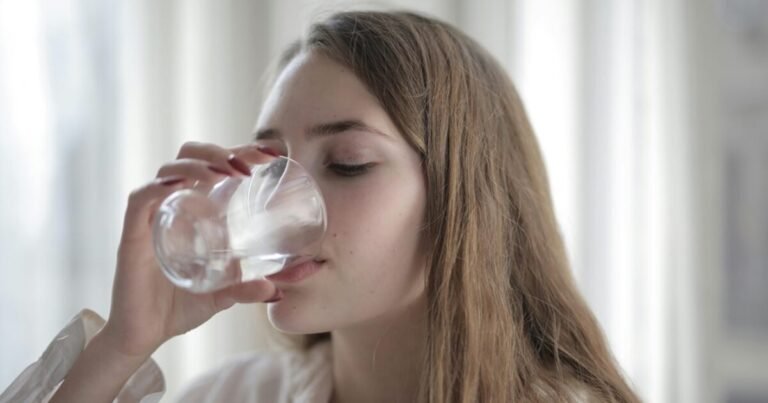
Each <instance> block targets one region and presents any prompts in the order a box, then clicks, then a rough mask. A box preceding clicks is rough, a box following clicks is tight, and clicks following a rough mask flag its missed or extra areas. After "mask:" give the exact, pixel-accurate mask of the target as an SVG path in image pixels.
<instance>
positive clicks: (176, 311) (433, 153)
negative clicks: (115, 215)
mask: <svg viewBox="0 0 768 403" xmlns="http://www.w3.org/2000/svg"><path fill="white" fill-rule="evenodd" d="M276 153H282V154H287V155H289V156H290V157H292V158H293V159H295V160H297V161H299V162H300V163H301V164H302V165H303V166H304V167H306V168H307V169H308V170H309V171H310V172H311V173H312V175H313V176H314V178H315V179H316V181H317V182H318V184H319V186H320V188H321V189H322V192H323V195H324V198H325V202H326V205H327V211H328V230H327V236H326V239H325V240H324V243H323V248H322V255H321V256H318V257H317V259H316V261H315V262H314V263H312V264H311V265H309V267H306V266H305V267H304V268H303V269H302V270H299V271H294V272H291V273H289V275H276V276H271V277H268V278H267V279H265V280H262V281H256V282H251V283H245V284H241V285H237V286H234V287H231V288H229V289H225V290H222V291H218V292H215V293H213V294H209V295H195V294H189V293H187V292H184V291H183V290H180V289H177V288H174V287H172V286H171V284H170V283H169V282H168V281H167V280H166V279H165V278H164V277H163V275H162V274H161V271H160V270H159V269H158V267H157V265H156V263H155V259H154V256H153V252H152V247H151V234H150V225H149V223H150V221H151V218H152V215H153V212H154V210H155V209H156V207H157V205H158V204H159V202H160V201H162V199H163V198H164V197H166V196H168V195H169V194H170V193H171V192H173V191H175V190H178V189H179V188H182V187H185V186H190V185H191V183H192V182H194V181H214V180H218V179H221V177H222V176H223V175H243V174H245V173H247V167H246V166H247V165H248V164H254V163H260V162H264V161H266V160H268V159H269V158H272V157H271V156H270V154H276ZM307 269H308V270H307ZM237 302H266V303H268V312H269V318H270V322H271V323H272V325H273V326H274V327H275V328H277V329H278V330H280V331H282V332H284V333H289V334H301V335H306V336H304V337H305V339H306V342H305V343H304V344H303V347H302V348H301V349H299V350H298V351H297V352H294V353H275V354H254V355H251V356H248V357H246V358H243V359H239V360H237V361H233V362H231V363H230V364H228V365H226V366H225V367H223V368H221V369H219V370H217V371H214V372H211V373H209V374H207V375H205V376H204V377H202V378H200V379H199V380H198V381H197V382H195V383H193V384H192V385H190V386H189V387H188V388H187V390H186V392H185V394H184V397H183V398H182V399H181V400H182V401H185V402H186V401H210V402H213V401H227V402H234V401H263V402H283V401H306V402H338V403H346V402H414V401H418V402H554V401H557V402H560V401H569V402H570V401H595V402H637V401H639V400H638V398H637V397H636V395H635V394H634V393H633V392H632V390H631V388H630V387H629V386H628V385H627V383H626V381H625V380H624V379H623V378H622V375H621V373H620V370H619V368H618V366H617V365H616V363H615V362H614V360H613V358H612V356H611V353H610V351H609V349H608V348H607V346H606V342H605V340H604V337H603V335H602V334H601V331H600V329H599V327H598V324H597V323H596V321H595V319H594V317H593V315H592V314H591V312H590V311H589V309H588V307H587V305H586V304H585V302H584V300H583V298H582V297H581V296H580V294H579V292H578V291H577V289H576V287H575V285H574V281H573V279H572V277H571V273H570V271H569V266H568V262H567V259H566V254H565V250H564V246H563V242H562V239H561V237H560V234H559V233H558V226H557V221H556V219H555V216H554V214H553V208H552V201H551V198H550V194H549V188H548V183H547V178H546V174H545V170H544V165H543V162H542V158H541V155H540V152H539V149H538V146H537V142H536V139H535V137H534V134H533V132H532V130H531V127H530V125H529V123H528V120H527V118H526V114H525V111H524V109H523V106H522V104H521V102H520V99H519V98H518V96H517V94H516V92H515V89H514V87H513V85H512V83H511V82H510V80H509V78H508V76H507V75H506V74H505V72H504V70H503V69H502V68H501V67H500V66H499V64H498V63H497V62H496V61H495V60H494V59H493V58H492V57H491V56H490V55H489V54H488V53H487V52H485V51H484V50H483V49H482V48H481V47H480V46H478V45H477V44H476V43H475V42H474V41H472V40H471V39H470V38H468V37H467V36H466V35H464V34H462V33H461V32H459V31H458V30H456V29H455V28H453V27H451V26H449V25H447V24H445V23H442V22H439V21H435V20H433V19H430V18H426V17H422V16H419V15H415V14H411V13H404V12H393V13H384V12H345V13H339V14H336V15H334V16H332V17H330V18H328V19H327V20H325V21H323V22H321V23H319V24H316V25H315V26H314V27H313V28H312V29H311V32H310V33H309V35H308V37H307V38H306V39H305V40H303V41H301V42H300V43H298V44H297V45H296V46H293V47H291V49H289V50H288V52H287V53H286V54H285V56H284V58H283V59H282V60H281V64H280V69H279V76H278V77H277V78H276V80H275V82H274V85H273V87H272V89H271V92H270V94H269V96H268V98H267V101H266V103H265V105H264V108H263V110H262V112H261V115H260V117H259V120H258V123H257V135H256V139H255V142H254V143H253V144H250V145H245V146H242V147H238V148H235V149H223V148H220V147H218V146H215V145H212V144H199V143H188V144H185V145H184V146H183V147H182V149H181V151H180V152H179V155H178V159H177V160H175V161H173V162H169V163H167V164H166V165H164V166H163V167H162V168H161V169H160V171H159V173H158V179H156V180H154V181H152V182H150V183H149V184H147V185H146V186H144V187H142V188H140V189H138V190H136V191H135V192H134V193H133V194H132V195H131V197H130V200H129V205H128V209H127V211H126V215H125V223H124V232H123V236H122V240H121V244H120V249H119V253H118V266H117V273H116V276H115V283H114V292H113V300H112V309H111V312H110V315H109V319H108V320H107V321H106V324H104V326H103V327H101V329H100V331H98V333H96V335H95V336H94V337H93V338H92V339H91V341H90V343H89V344H88V345H87V348H85V350H83V351H82V352H81V353H80V354H79V355H78V356H77V359H76V362H75V363H74V365H73V366H72V368H71V369H70V370H69V371H68V374H67V375H66V377H65V379H64V381H63V383H62V384H61V385H60V387H59V388H58V389H57V390H56V392H55V396H53V398H52V401H56V402H65V401H72V402H74V401H78V402H84V401H88V402H97V401H111V400H112V399H113V398H115V396H118V395H120V397H121V398H126V399H130V398H131V396H134V397H135V398H137V399H138V398H141V397H145V401H149V400H151V399H156V398H157V397H158V394H157V393H152V392H155V391H157V383H158V382H160V383H161V375H160V374H159V373H158V371H157V369H156V368H155V367H154V366H152V365H149V364H151V361H149V362H147V361H148V358H149V357H150V355H151V354H152V352H153V351H154V350H155V349H157V348H158V347H159V346H160V345H161V344H162V343H164V342H165V341H167V340H168V339H170V338H171V337H173V336H176V335H179V334H182V333H184V332H186V331H188V330H190V329H192V328H194V327H196V326H198V325H200V324H201V323H203V322H205V321H206V320H207V319H208V318H210V317H211V316H212V315H214V314H215V313H216V312H219V311H221V310H223V309H226V308H228V307H230V306H232V305H233V304H234V303H237ZM142 364H143V365H142ZM129 378H130V379H129ZM158 379H160V381H158Z"/></svg>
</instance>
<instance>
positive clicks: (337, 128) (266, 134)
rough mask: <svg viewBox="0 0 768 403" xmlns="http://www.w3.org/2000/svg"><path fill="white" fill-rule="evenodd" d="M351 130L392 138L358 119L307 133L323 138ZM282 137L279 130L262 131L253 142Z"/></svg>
mask: <svg viewBox="0 0 768 403" xmlns="http://www.w3.org/2000/svg"><path fill="white" fill-rule="evenodd" d="M349 130H359V131H364V132H369V133H373V134H377V135H380V136H384V137H390V136H389V135H388V134H386V133H384V132H382V131H380V130H378V129H376V128H374V127H371V126H369V125H367V124H365V123H363V122H362V121H360V120H357V119H345V120H338V121H334V122H328V123H320V124H318V125H315V126H312V127H311V128H310V129H309V130H308V131H307V134H308V135H309V136H317V137H323V136H330V135H334V134H338V133H343V132H346V131H349ZM280 136H281V134H280V131H279V130H277V129H272V128H268V129H262V130H259V131H257V132H256V135H254V136H253V140H254V141H257V140H268V139H275V138H279V137H280Z"/></svg>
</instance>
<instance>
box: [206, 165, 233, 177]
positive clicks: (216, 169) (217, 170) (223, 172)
mask: <svg viewBox="0 0 768 403" xmlns="http://www.w3.org/2000/svg"><path fill="white" fill-rule="evenodd" d="M208 169H210V170H211V171H213V172H215V173H217V174H219V175H227V176H230V175H232V172H229V171H227V170H226V169H223V168H219V167H217V166H214V165H208Z"/></svg>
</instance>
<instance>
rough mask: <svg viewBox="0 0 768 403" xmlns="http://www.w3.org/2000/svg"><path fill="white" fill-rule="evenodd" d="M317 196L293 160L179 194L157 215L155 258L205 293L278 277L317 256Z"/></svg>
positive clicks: (321, 220) (182, 282)
mask: <svg viewBox="0 0 768 403" xmlns="http://www.w3.org/2000/svg"><path fill="white" fill-rule="evenodd" d="M325 228H326V212H325V203H324V202H323V197H322V193H321V192H320V189H319V188H318V186H317V184H316V183H315V181H314V180H313V179H312V177H311V176H310V175H309V174H308V173H307V171H306V170H305V169H304V168H303V167H302V166H301V165H300V164H299V163H298V162H296V161H295V160H292V159H290V158H287V157H285V156H280V157H277V158H275V159H273V160H270V161H269V162H267V163H265V164H259V165H254V166H253V167H251V176H250V177H228V178H226V179H224V180H222V181H220V182H218V183H216V184H214V185H213V186H208V187H206V186H195V187H194V188H192V189H182V190H179V191H177V192H175V193H173V194H171V195H170V196H168V198H166V199H165V200H164V201H163V203H162V204H161V206H160V208H159V209H158V212H157V213H156V215H155V222H154V227H153V235H154V239H153V241H154V247H155V254H156V256H157V259H158V261H159V262H160V266H161V267H162V270H163V272H164V273H165V275H166V276H167V277H168V278H169V279H170V280H171V282H173V283H174V284H175V285H177V286H179V287H182V288H185V289H187V290H189V291H192V292H210V291H214V290H218V289H221V288H224V287H227V286H229V285H232V284H235V283H239V282H244V281H250V280H255V279H258V278H262V277H264V276H267V275H270V274H273V273H276V272H278V271H280V270H281V269H283V268H284V267H287V266H289V265H293V264H298V263H302V262H304V261H307V260H311V259H313V258H314V257H315V256H317V255H319V252H320V250H319V248H320V244H321V241H322V239H323V237H324V235H325Z"/></svg>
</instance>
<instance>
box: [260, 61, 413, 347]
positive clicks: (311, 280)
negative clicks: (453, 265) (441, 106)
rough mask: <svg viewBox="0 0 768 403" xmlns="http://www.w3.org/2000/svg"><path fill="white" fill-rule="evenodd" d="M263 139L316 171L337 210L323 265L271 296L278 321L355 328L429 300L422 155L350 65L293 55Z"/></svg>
mask: <svg viewBox="0 0 768 403" xmlns="http://www.w3.org/2000/svg"><path fill="white" fill-rule="evenodd" d="M257 140H258V142H259V143H264V144H265V145H268V146H271V147H274V148H278V149H280V148H281V149H282V151H283V152H287V153H288V155H289V156H290V157H291V158H293V159H295V160H297V161H299V162H300V163H301V164H302V165H303V166H304V167H305V168H306V169H307V170H308V171H309V172H310V173H311V174H312V176H313V177H314V179H315V180H316V182H317V183H318V185H319V187H320V189H321V190H322V193H323V197H324V198H325V205H326V208H327V214H328V215H327V217H328V226H327V232H326V236H325V240H324V241H323V245H322V252H321V256H320V258H321V259H324V260H325V263H324V264H323V265H322V268H321V269H320V270H319V271H317V272H315V273H313V274H312V275H310V276H308V277H306V278H303V279H302V280H300V281H298V282H290V283H281V282H279V281H276V282H275V285H276V286H277V287H278V288H280V289H281V290H282V291H283V293H284V297H283V299H282V300H280V301H279V302H276V303H271V304H269V318H270V321H271V322H272V324H273V325H274V326H275V327H276V328H278V329H279V330H281V331H284V332H289V333H319V332H326V331H332V330H337V329H344V328H351V327H355V326H358V325H365V324H366V323H373V322H375V321H376V320H377V319H382V318H385V317H386V316H387V315H388V314H393V313H396V312H397V311H398V310H399V309H402V308H404V307H405V306H407V305H409V304H412V303H414V302H415V301H418V300H420V297H421V296H422V295H423V293H424V253H423V246H422V243H421V242H422V239H421V238H422V237H421V233H422V232H421V229H422V224H423V218H424V208H425V199H426V187H425V182H424V177H423V174H422V168H421V159H420V157H419V155H418V154H417V153H416V151H414V150H413V149H412V148H411V147H410V146H409V145H408V143H407V142H406V141H405V139H404V138H403V136H402V135H401V134H400V133H399V131H398V130H397V128H396V127H395V125H394V123H393V122H392V120H391V119H390V118H389V116H388V115H387V113H386V112H385V111H384V109H383V108H382V107H381V105H380V104H379V102H378V101H377V99H376V98H375V97H374V96H373V95H372V94H371V93H370V92H368V90H367V89H366V87H365V85H364V84H363V83H362V82H361V81H360V80H359V79H358V78H357V77H356V76H355V75H354V74H353V73H352V72H351V71H350V70H349V69H348V68H346V67H345V66H342V65H340V64H338V63H336V62H334V61H333V60H331V59H330V58H328V57H326V56H323V55H321V54H318V53H316V52H305V53H302V54H300V55H299V56H297V57H296V58H294V59H293V61H292V62H291V63H290V64H289V65H288V66H287V67H286V68H285V69H284V70H283V71H282V73H281V75H280V77H279V78H278V79H277V82H276V83H275V86H274V87H273V89H272V91H271V93H270V94H269V97H268V98H267V101H266V103H265V105H264V108H263V110H262V113H261V115H260V116H259V121H258V123H257ZM279 140H282V142H284V143H282V142H280V141H279Z"/></svg>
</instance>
